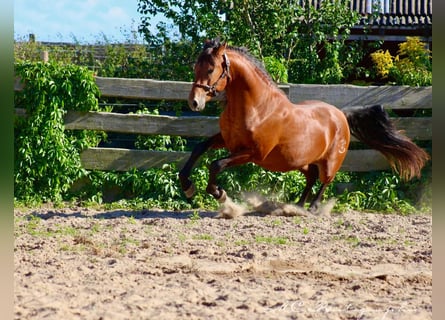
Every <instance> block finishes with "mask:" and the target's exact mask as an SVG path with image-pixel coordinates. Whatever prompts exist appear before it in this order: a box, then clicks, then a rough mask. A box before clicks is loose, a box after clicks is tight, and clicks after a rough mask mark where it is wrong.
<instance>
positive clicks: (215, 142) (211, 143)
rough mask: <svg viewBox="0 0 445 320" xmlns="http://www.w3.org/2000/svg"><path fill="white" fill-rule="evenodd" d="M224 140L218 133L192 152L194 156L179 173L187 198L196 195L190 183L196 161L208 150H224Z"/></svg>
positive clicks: (199, 144)
mask: <svg viewBox="0 0 445 320" xmlns="http://www.w3.org/2000/svg"><path fill="white" fill-rule="evenodd" d="M224 146H225V144H224V140H223V138H222V136H221V133H217V134H215V135H214V136H212V137H210V138H209V139H207V140H205V141H203V142H201V143H198V144H197V145H196V146H195V148H194V149H193V151H192V154H191V155H190V158H189V159H188V160H187V162H186V163H185V165H184V167H183V168H182V169H181V171H179V174H178V176H179V181H180V183H181V188H182V191H184V194H185V196H186V197H187V198H191V197H193V195H194V194H195V191H196V190H195V186H194V185H193V182H192V181H190V179H189V177H190V174H191V172H192V169H193V166H194V165H195V163H196V161H198V159H199V157H201V156H202V155H203V154H204V152H206V151H207V150H209V149H211V148H213V149H218V148H224Z"/></svg>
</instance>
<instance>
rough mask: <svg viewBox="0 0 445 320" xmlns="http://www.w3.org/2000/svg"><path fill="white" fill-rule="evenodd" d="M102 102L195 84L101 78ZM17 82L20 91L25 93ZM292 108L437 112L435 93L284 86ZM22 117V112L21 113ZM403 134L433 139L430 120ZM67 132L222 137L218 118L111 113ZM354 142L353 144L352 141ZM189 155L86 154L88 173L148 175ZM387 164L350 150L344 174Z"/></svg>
mask: <svg viewBox="0 0 445 320" xmlns="http://www.w3.org/2000/svg"><path fill="white" fill-rule="evenodd" d="M96 83H97V85H98V87H99V89H100V91H101V94H102V96H103V97H118V98H134V99H147V100H183V101H184V103H186V102H185V100H187V97H188V94H189V91H190V89H191V83H189V82H179V81H157V80H148V79H122V78H102V77H96ZM21 88H22V84H21V83H20V81H19V80H18V79H17V80H16V82H15V90H21ZM280 88H281V89H282V90H283V91H284V92H285V93H286V94H287V95H288V97H289V99H290V100H291V101H292V102H298V101H301V100H306V99H316V100H323V101H325V102H328V103H331V104H333V105H335V106H337V107H338V108H340V109H341V108H343V107H346V106H352V105H354V106H360V105H370V104H382V105H383V106H384V107H385V108H389V109H393V110H406V109H432V87H417V88H416V87H407V86H369V87H359V86H353V85H295V84H290V85H280ZM16 113H17V114H23V113H24V110H23V109H21V110H20V109H16ZM392 120H393V121H394V122H395V125H396V127H397V128H398V129H400V130H404V131H405V134H406V135H407V136H408V137H410V138H411V139H414V140H418V141H420V140H431V139H432V118H431V117H397V118H393V119H392ZM65 129H68V130H81V129H86V130H100V131H107V132H119V133H132V134H143V135H159V134H162V135H176V136H184V137H209V136H211V135H213V134H215V133H217V132H218V131H219V127H218V118H217V117H207V116H196V117H195V116H194V117H172V116H154V115H137V114H119V113H112V112H74V111H70V112H68V113H67V114H66V117H65ZM352 141H354V139H352ZM189 155H190V153H189V152H169V151H154V150H134V149H122V148H89V149H86V150H84V151H83V152H82V153H81V161H82V165H83V166H84V167H85V168H86V169H94V170H117V171H127V170H129V169H132V168H138V169H147V168H151V167H160V166H162V165H163V164H165V163H170V162H178V163H179V164H182V163H183V162H184V161H185V160H186V159H187V158H188V157H189ZM388 167H389V166H388V163H387V161H386V160H385V158H383V156H382V155H381V154H380V153H378V152H377V151H374V150H367V149H365V150H349V152H348V154H347V157H346V159H345V162H344V163H343V166H342V169H341V170H343V171H372V170H383V169H387V168H388Z"/></svg>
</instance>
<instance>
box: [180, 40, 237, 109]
mask: <svg viewBox="0 0 445 320" xmlns="http://www.w3.org/2000/svg"><path fill="white" fill-rule="evenodd" d="M226 47H227V44H226V43H222V44H221V43H220V42H219V41H218V40H209V41H206V43H205V44H204V49H203V51H202V53H201V54H200V55H199V57H198V61H197V62H196V64H195V70H194V71H195V81H194V82H193V87H192V90H191V91H190V94H189V99H188V102H189V106H190V109H192V110H193V111H202V110H203V109H204V107H205V104H206V102H207V101H209V100H210V99H211V98H212V97H214V96H216V94H217V93H218V92H221V91H223V90H224V89H225V87H226V85H227V82H228V81H229V79H230V62H229V59H228V58H227V55H226Z"/></svg>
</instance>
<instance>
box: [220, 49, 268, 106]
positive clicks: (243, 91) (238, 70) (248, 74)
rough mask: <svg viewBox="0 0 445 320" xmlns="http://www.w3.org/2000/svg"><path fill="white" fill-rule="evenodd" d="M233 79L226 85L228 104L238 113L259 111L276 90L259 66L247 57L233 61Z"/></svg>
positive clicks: (238, 57)
mask: <svg viewBox="0 0 445 320" xmlns="http://www.w3.org/2000/svg"><path fill="white" fill-rule="evenodd" d="M231 76H232V78H231V80H229V81H230V83H229V85H228V86H227V87H226V97H227V106H228V107H229V108H233V109H236V110H232V112H236V113H243V114H244V115H245V114H246V113H249V112H251V111H253V110H252V109H256V110H254V111H255V112H258V111H260V110H258V109H261V108H262V107H263V105H264V104H266V101H267V100H268V99H269V96H270V95H271V94H272V93H273V91H274V90H275V88H274V86H273V85H272V84H271V83H270V81H269V80H268V79H267V78H266V76H265V75H264V74H263V73H262V71H260V70H258V68H257V67H256V66H255V65H254V64H253V63H252V62H250V61H248V60H247V59H246V58H245V57H242V56H237V57H236V60H235V59H233V61H231Z"/></svg>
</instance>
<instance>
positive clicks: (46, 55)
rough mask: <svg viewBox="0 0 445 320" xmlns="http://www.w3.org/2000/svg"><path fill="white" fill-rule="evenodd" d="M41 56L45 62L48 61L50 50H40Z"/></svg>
mask: <svg viewBox="0 0 445 320" xmlns="http://www.w3.org/2000/svg"><path fill="white" fill-rule="evenodd" d="M40 58H41V59H42V61H43V62H48V61H49V54H48V51H46V50H45V51H42V52H40Z"/></svg>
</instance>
